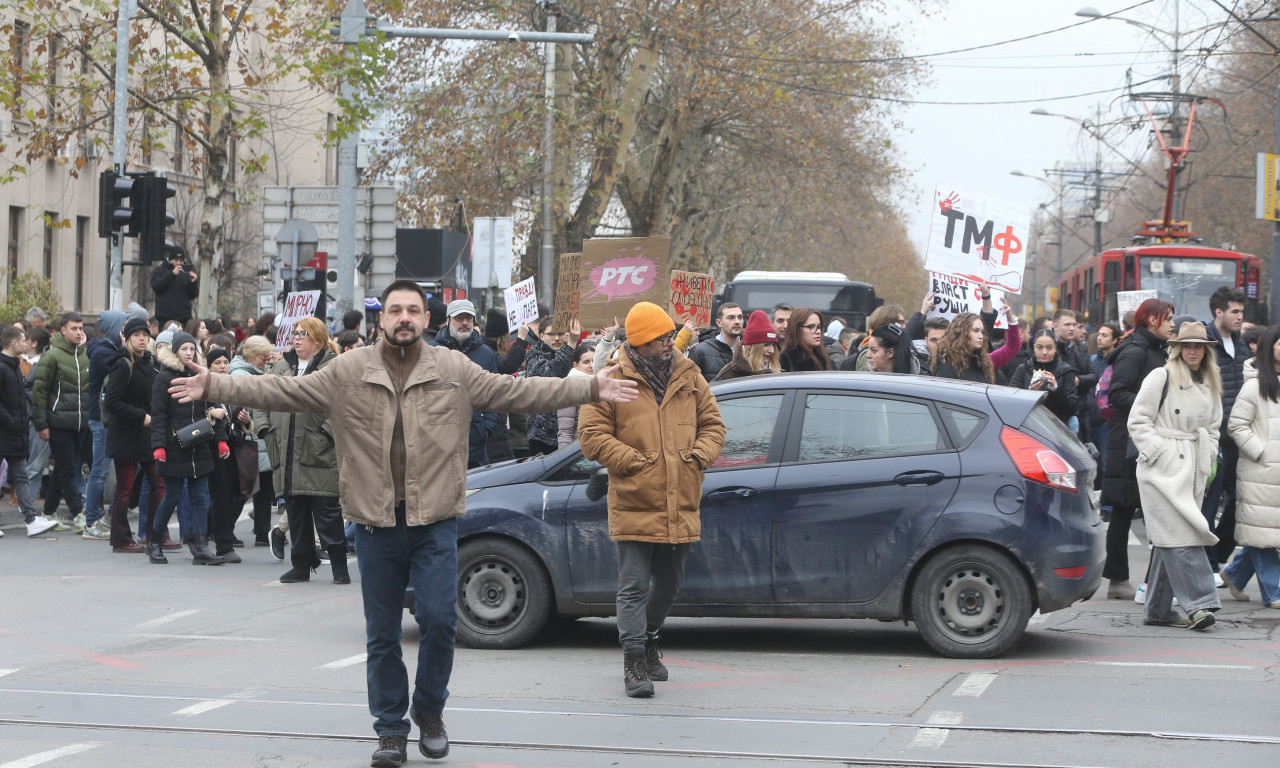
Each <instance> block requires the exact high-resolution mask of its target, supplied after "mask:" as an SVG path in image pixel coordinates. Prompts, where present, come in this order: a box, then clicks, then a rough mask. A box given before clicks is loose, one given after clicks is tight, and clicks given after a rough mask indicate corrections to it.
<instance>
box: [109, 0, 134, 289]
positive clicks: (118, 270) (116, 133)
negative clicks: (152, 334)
mask: <svg viewBox="0 0 1280 768" xmlns="http://www.w3.org/2000/svg"><path fill="white" fill-rule="evenodd" d="M133 2H134V0H120V5H119V8H118V10H117V13H116V91H115V99H116V103H115V114H114V117H113V120H112V124H111V134H112V135H111V166H112V168H113V169H114V170H115V172H116V173H117V174H120V175H123V174H124V170H125V163H126V162H127V160H128V158H127V157H126V154H127V153H128V151H129V146H128V138H129V136H128V133H129V114H128V108H129V19H130V18H132V17H133ZM129 204H130V205H133V204H134V201H133V200H130V201H129ZM107 288H108V295H107V306H108V308H110V309H114V310H117V311H118V310H120V309H122V308H123V307H124V234H123V233H120V232H117V233H116V234H114V235H112V236H111V272H110V276H109V277H108V285H107Z"/></svg>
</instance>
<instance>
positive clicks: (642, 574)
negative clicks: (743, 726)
mask: <svg viewBox="0 0 1280 768" xmlns="http://www.w3.org/2000/svg"><path fill="white" fill-rule="evenodd" d="M617 544H618V643H619V644H621V645H622V651H623V653H636V652H640V651H643V650H644V641H645V637H646V635H649V634H657V632H658V630H660V629H662V623H663V622H665V621H666V620H667V613H669V612H670V611H671V606H672V605H673V604H674V603H675V601H676V595H677V594H679V593H680V584H681V583H682V582H683V581H684V561H685V558H686V557H688V555H689V545H688V544H652V543H650V542H647V541H619V542H617ZM1202 556H1203V554H1202Z"/></svg>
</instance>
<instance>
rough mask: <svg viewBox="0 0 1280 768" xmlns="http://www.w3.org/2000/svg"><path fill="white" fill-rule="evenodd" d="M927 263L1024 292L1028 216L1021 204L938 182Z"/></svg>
mask: <svg viewBox="0 0 1280 768" xmlns="http://www.w3.org/2000/svg"><path fill="white" fill-rule="evenodd" d="M933 204H934V208H933V216H932V219H931V221H930V226H929V247H928V249H927V250H926V251H925V259H924V267H925V269H927V270H929V271H931V272H941V273H943V274H946V275H954V276H956V277H961V278H964V279H966V280H969V281H971V282H975V283H984V282H985V283H988V284H990V285H992V286H994V287H996V288H998V289H1000V290H1003V291H1006V292H1008V293H1021V292H1022V275H1023V270H1024V269H1025V267H1026V260H1027V259H1026V257H1027V238H1028V236H1029V235H1030V230H1031V225H1030V217H1029V216H1028V214H1027V211H1026V209H1025V208H1024V207H1023V206H1020V205H1015V204H1012V203H1006V202H1004V201H1002V200H997V199H995V198H993V197H989V196H987V195H981V194H976V193H974V192H972V191H970V190H962V189H960V188H958V187H953V186H946V185H942V184H939V185H938V188H937V190H935V191H934V197H933Z"/></svg>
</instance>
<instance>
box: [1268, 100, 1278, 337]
mask: <svg viewBox="0 0 1280 768" xmlns="http://www.w3.org/2000/svg"><path fill="white" fill-rule="evenodd" d="M1276 151H1277V152H1280V85H1277V86H1276ZM1267 322H1268V323H1269V324H1271V325H1275V324H1277V323H1280V221H1277V222H1276V224H1275V228H1274V229H1273V230H1272V232H1271V312H1270V313H1269V314H1268V315H1267Z"/></svg>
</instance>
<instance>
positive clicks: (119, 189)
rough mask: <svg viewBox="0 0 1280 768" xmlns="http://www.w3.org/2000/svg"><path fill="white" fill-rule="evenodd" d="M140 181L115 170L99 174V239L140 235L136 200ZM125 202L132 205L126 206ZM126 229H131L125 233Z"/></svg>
mask: <svg viewBox="0 0 1280 768" xmlns="http://www.w3.org/2000/svg"><path fill="white" fill-rule="evenodd" d="M139 181H140V179H138V178H131V177H129V176H121V175H120V174H118V173H116V172H115V171H113V170H106V171H103V172H102V173H100V174H98V237H111V236H113V235H117V234H125V235H128V236H130V237H132V236H135V235H137V234H138V232H137V223H138V220H137V214H138V211H137V200H136V198H137V192H138V188H139ZM125 200H129V202H130V203H132V205H126V204H125ZM125 227H128V228H129V231H128V232H125V231H124V229H125Z"/></svg>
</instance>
